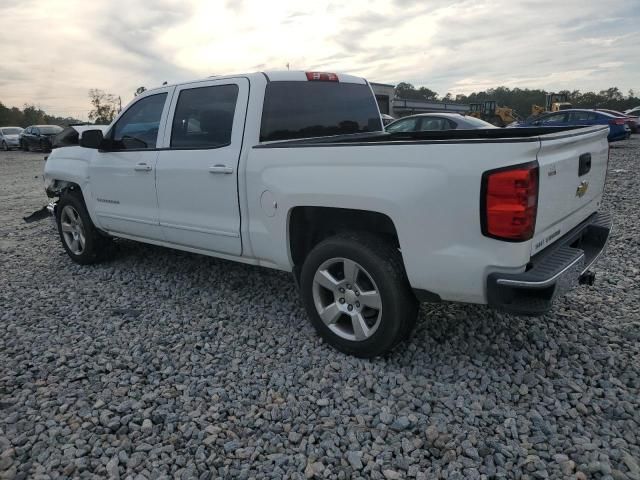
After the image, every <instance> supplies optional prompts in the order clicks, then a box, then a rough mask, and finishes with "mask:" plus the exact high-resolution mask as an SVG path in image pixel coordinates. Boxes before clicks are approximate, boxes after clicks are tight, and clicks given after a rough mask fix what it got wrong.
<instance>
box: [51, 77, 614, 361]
mask: <svg viewBox="0 0 640 480" xmlns="http://www.w3.org/2000/svg"><path fill="white" fill-rule="evenodd" d="M607 163H608V144H607V127H606V126H603V127H590V128H575V127H574V128H565V129H562V128H561V129H558V128H555V129H554V128H523V129H506V130H505V129H487V130H466V131H460V130H456V131H438V132H417V133H397V134H395V133H386V132H384V131H383V128H382V124H381V120H380V113H379V110H378V107H377V103H376V100H375V97H374V95H373V93H372V91H371V88H370V86H369V84H368V83H367V81H366V80H364V79H362V78H358V77H354V76H349V75H342V74H333V73H320V72H293V71H286V72H265V73H262V72H260V73H252V74H247V75H234V76H228V77H212V78H208V79H205V80H200V81H195V82H191V83H184V84H179V85H171V86H163V87H161V88H157V89H155V90H149V91H146V92H145V93H144V94H142V95H140V96H138V97H136V98H135V99H134V100H133V101H132V102H131V103H130V104H129V105H128V106H127V107H126V108H125V109H124V110H123V111H122V112H121V113H120V115H119V116H118V117H117V118H116V119H115V120H114V121H113V123H112V124H111V125H110V127H109V129H108V130H107V131H106V133H105V134H104V135H103V132H102V131H101V130H88V131H85V132H84V133H83V135H82V138H81V140H80V145H77V146H70V147H64V148H58V149H55V150H54V151H53V153H52V154H51V155H50V156H49V158H48V161H47V162H46V166H45V182H46V191H47V193H48V195H49V196H50V197H52V198H54V197H55V198H58V200H57V202H52V204H50V210H51V211H52V212H53V213H54V214H55V218H56V222H57V226H58V230H59V234H60V238H61V240H62V245H63V246H64V248H65V250H66V251H67V253H68V254H69V256H70V257H71V258H72V259H73V260H74V261H75V262H78V263H82V264H88V263H92V262H95V261H97V260H99V259H101V258H102V257H103V253H104V252H107V251H109V249H108V248H106V247H107V245H106V244H107V243H108V242H109V241H110V240H111V238H112V237H122V238H127V239H132V240H137V241H141V242H146V243H152V244H156V245H162V246H166V247H171V248H176V249H180V250H186V251H189V252H196V253H200V254H204V255H210V256H214V257H220V258H224V259H228V260H234V261H239V262H245V263H250V264H254V265H262V266H265V267H269V268H276V269H280V270H285V271H290V272H293V275H294V278H295V281H296V283H297V284H298V285H299V289H300V293H301V296H302V300H303V302H304V305H305V307H306V309H307V311H308V314H309V316H310V318H311V321H312V323H313V325H314V326H315V328H316V329H317V331H318V332H319V334H320V335H322V337H323V338H324V339H325V340H326V341H327V342H328V343H329V344H331V345H332V346H334V347H335V348H337V349H339V350H341V351H343V352H347V353H350V354H354V355H358V356H364V357H367V356H374V355H378V354H381V353H383V352H385V351H388V350H390V349H391V348H393V347H394V346H395V345H396V344H398V343H399V342H400V341H401V340H402V339H404V338H405V337H407V335H408V334H409V333H410V332H411V330H412V327H413V325H414V323H415V319H416V316H417V310H418V304H419V302H420V301H431V302H437V301H455V302H471V303H479V304H488V305H490V306H492V307H495V308H500V309H503V310H507V311H510V312H513V313H520V314H542V313H544V312H545V311H547V310H548V309H549V308H550V306H551V303H552V301H553V300H554V299H555V298H556V297H557V296H558V295H560V294H562V293H563V292H565V291H566V290H567V289H568V288H570V287H573V286H574V285H576V284H578V283H589V284H591V283H592V282H593V277H594V275H593V273H592V272H591V271H590V270H588V269H589V266H590V265H591V264H592V263H593V262H594V261H595V260H596V258H597V257H598V255H599V254H600V253H601V251H602V250H603V249H604V247H605V244H606V241H607V238H608V236H609V231H610V228H611V221H610V219H609V216H608V215H606V214H604V213H602V212H600V211H599V210H600V207H601V202H602V194H603V188H604V184H605V177H606V170H607Z"/></svg>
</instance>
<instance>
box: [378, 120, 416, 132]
mask: <svg viewBox="0 0 640 480" xmlns="http://www.w3.org/2000/svg"><path fill="white" fill-rule="evenodd" d="M418 120H419V117H413V118H407V119H406V120H400V121H398V122H395V123H394V124H392V125H389V126H387V128H386V130H387V132H415V131H416V130H417V129H418Z"/></svg>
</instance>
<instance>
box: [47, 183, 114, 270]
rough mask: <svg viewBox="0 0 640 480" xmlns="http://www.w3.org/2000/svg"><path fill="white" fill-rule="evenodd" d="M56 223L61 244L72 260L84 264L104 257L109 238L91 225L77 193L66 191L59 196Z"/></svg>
mask: <svg viewBox="0 0 640 480" xmlns="http://www.w3.org/2000/svg"><path fill="white" fill-rule="evenodd" d="M56 223H57V225H58V233H59V234H60V240H61V241H62V246H63V247H64V249H65V251H66V252H67V254H68V255H69V257H71V259H72V260H73V261H74V262H76V263H80V264H82V265H86V264H90V263H96V262H98V261H100V260H102V259H103V258H104V256H105V253H106V252H107V250H108V246H109V239H108V238H106V237H104V236H102V235H101V234H100V233H99V232H98V230H97V229H96V227H95V226H94V225H93V222H92V221H91V217H89V213H88V212H87V209H86V207H85V205H84V201H83V199H82V197H81V196H80V195H79V194H78V193H75V192H73V191H72V192H67V193H65V194H64V195H63V196H62V197H61V198H60V201H59V202H58V204H57V206H56Z"/></svg>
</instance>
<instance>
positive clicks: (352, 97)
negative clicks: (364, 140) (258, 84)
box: [260, 81, 383, 142]
mask: <svg viewBox="0 0 640 480" xmlns="http://www.w3.org/2000/svg"><path fill="white" fill-rule="evenodd" d="M382 130H383V128H382V120H381V119H380V112H379V111H378V104H377V102H376V99H375V97H374V95H373V93H372V92H371V89H370V87H369V85H368V84H358V83H346V82H332V81H326V82H325V81H272V82H269V83H268V84H267V87H266V90H265V97H264V106H263V109H262V123H261V126H260V141H261V142H269V141H273V140H292V139H299V138H311V137H326V136H332V135H344V134H354V133H365V132H375V131H382Z"/></svg>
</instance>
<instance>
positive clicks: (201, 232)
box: [156, 78, 249, 255]
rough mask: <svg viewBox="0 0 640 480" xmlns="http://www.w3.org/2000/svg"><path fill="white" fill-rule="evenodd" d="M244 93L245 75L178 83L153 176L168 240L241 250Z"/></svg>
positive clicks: (246, 88)
mask: <svg viewBox="0 0 640 480" xmlns="http://www.w3.org/2000/svg"><path fill="white" fill-rule="evenodd" d="M248 96H249V81H248V80H247V79H246V78H237V79H227V80H215V81H207V82H197V83H192V84H186V85H181V86H179V87H176V92H175V94H174V97H173V101H172V104H171V109H170V111H169V119H170V120H169V121H170V122H171V123H170V124H169V125H168V126H167V131H166V133H165V140H164V142H165V149H163V150H162V151H161V152H160V155H159V157H158V167H157V178H156V182H157V194H158V207H159V220H160V226H161V228H162V232H163V234H164V237H165V239H166V240H168V241H169V242H171V243H176V244H179V245H183V246H187V247H192V248H197V249H201V250H208V251H212V252H220V253H227V254H231V255H240V254H241V253H242V244H241V240H240V206H239V203H238V161H239V159H240V152H241V149H242V138H243V132H244V120H245V114H246V109H247V101H248Z"/></svg>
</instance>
